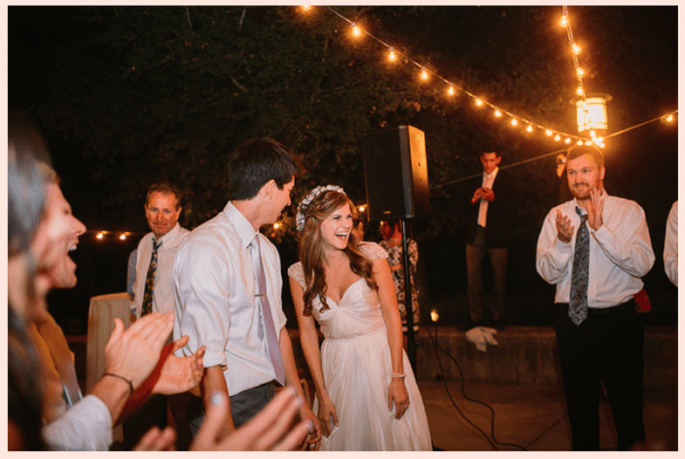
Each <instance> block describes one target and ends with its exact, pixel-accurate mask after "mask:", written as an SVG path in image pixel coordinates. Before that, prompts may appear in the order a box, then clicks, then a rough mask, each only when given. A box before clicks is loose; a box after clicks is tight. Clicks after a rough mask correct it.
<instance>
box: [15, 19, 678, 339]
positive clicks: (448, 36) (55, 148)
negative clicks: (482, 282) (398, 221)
mask: <svg viewBox="0 0 685 459" xmlns="http://www.w3.org/2000/svg"><path fill="white" fill-rule="evenodd" d="M569 8H570V10H571V13H572V14H576V18H577V22H575V23H574V25H573V34H574V37H575V39H576V41H577V42H579V43H581V44H583V45H584V48H585V49H587V50H588V52H587V54H581V57H580V59H581V63H583V59H586V60H585V64H583V65H581V66H583V67H585V68H586V69H587V71H588V74H589V75H588V77H587V78H586V79H585V82H586V88H587V90H588V92H602V93H608V94H610V95H611V96H612V100H611V101H610V102H609V104H608V116H609V133H615V132H619V131H623V130H626V129H629V128H631V127H632V126H635V125H638V124H640V123H643V122H645V121H648V120H651V119H654V118H658V117H660V116H662V115H664V114H666V113H669V112H673V111H675V110H677V109H678V92H677V89H678V72H677V70H678V20H677V16H678V12H677V8H676V7H663V6H662V7H633V6H629V7H601V8H600V7H574V6H571V7H569ZM442 10H443V12H444V14H441V19H440V20H434V21H433V22H432V23H430V24H426V23H424V22H421V21H420V20H416V17H406V18H405V17H397V16H393V15H391V14H387V15H386V16H387V21H396V22H395V24H394V25H390V24H384V25H385V26H386V28H387V29H388V30H389V31H391V32H392V31H397V32H396V35H395V36H393V37H392V38H395V37H400V36H401V35H400V33H399V31H403V32H404V37H403V39H405V40H407V41H412V45H413V48H412V49H413V50H414V51H415V52H416V53H417V54H416V55H413V56H412V57H413V58H415V59H417V60H419V59H420V58H421V52H422V51H425V52H427V53H435V52H436V47H438V46H440V47H441V49H440V54H439V55H435V57H434V60H433V62H432V64H433V66H434V67H435V69H436V70H437V71H438V73H440V74H443V75H452V74H454V72H455V71H456V69H457V68H463V67H465V66H472V69H473V71H480V72H482V71H483V69H485V68H491V69H492V75H493V78H496V77H497V72H496V69H497V62H498V61H499V60H503V59H505V58H506V55H507V48H508V47H513V46H531V47H532V46H534V45H535V43H530V42H528V41H526V40H525V39H524V38H525V37H526V35H527V32H526V31H520V34H519V35H517V36H516V38H517V39H516V40H512V39H511V37H509V36H507V35H506V34H500V35H497V34H492V37H501V38H502V39H503V40H506V41H503V42H496V41H493V42H492V43H489V41H488V40H489V38H488V34H487V29H488V28H489V27H499V26H498V24H499V22H498V21H503V18H505V16H506V15H507V14H509V15H512V14H525V13H526V7H519V8H517V7H506V8H505V7H501V8H497V7H484V8H483V12H482V15H481V19H482V21H483V22H482V24H470V27H471V28H468V27H466V26H463V27H460V22H459V21H460V14H459V10H460V8H459V7H442ZM561 11H562V8H561V6H559V7H558V17H560V16H561ZM68 16H69V12H68V10H67V9H64V8H54V7H19V8H18V7H10V8H9V14H8V23H9V27H8V36H9V47H8V49H9V70H8V77H9V106H10V108H23V107H31V106H34V105H40V104H41V103H42V101H44V100H45V99H46V98H49V97H50V93H49V90H48V87H49V84H50V74H49V71H42V72H38V71H36V70H35V69H41V68H43V69H46V68H49V67H41V66H42V63H43V60H44V59H46V57H47V49H48V47H49V46H50V44H51V43H53V42H55V41H59V40H63V39H68V38H69V36H70V34H77V35H78V34H80V33H83V31H82V30H78V29H76V28H72V27H69V26H68V24H71V22H70V21H69V20H68ZM379 16H383V14H382V13H379ZM418 17H419V18H420V15H419V16H418ZM393 26H394V28H393ZM548 27H549V28H548V30H546V31H536V33H537V34H540V33H542V34H543V36H544V34H546V36H547V37H548V38H549V40H555V41H556V42H558V44H559V47H560V48H561V49H560V54H559V56H556V57H550V60H549V61H546V62H535V61H533V62H531V65H530V66H529V67H528V72H529V74H530V75H534V74H535V72H536V68H535V65H540V66H548V65H558V66H559V69H560V70H559V78H560V79H564V80H568V84H569V85H574V84H575V80H574V77H573V75H570V76H569V75H568V72H567V70H568V69H569V68H572V67H570V63H569V62H565V61H564V59H566V58H568V55H567V54H564V53H565V52H566V49H564V47H568V41H567V39H566V36H565V33H563V32H562V31H560V30H559V26H558V24H556V21H551V20H550V21H549V24H548ZM476 29H479V30H482V31H483V33H482V35H480V36H479V37H477V38H476V37H472V38H471V39H478V40H484V41H488V45H490V46H491V51H490V52H489V53H484V55H483V56H481V57H480V59H479V60H478V61H477V62H463V61H462V60H461V59H460V54H461V53H460V49H461V48H462V47H464V46H468V45H469V42H470V39H469V37H467V36H464V34H465V33H466V31H467V30H468V31H470V30H476ZM379 38H381V39H384V38H386V37H379ZM388 38H390V37H388ZM518 38H520V40H518ZM493 40H494V38H493ZM533 52H534V50H533V49H531V53H533ZM560 63H563V65H561V64H560ZM45 65H47V64H45ZM64 65H68V63H65V64H64ZM574 87H575V86H574ZM467 89H469V90H470V91H473V92H474V93H478V92H479V90H480V88H467ZM542 89H544V88H541V90H542ZM84 90H86V89H85V88H84ZM493 102H494V103H501V104H502V106H505V107H507V108H508V109H510V110H512V111H515V107H516V104H517V101H516V100H511V99H509V98H508V95H507V94H498V95H497V97H496V101H493ZM568 109H569V117H568V119H566V120H560V119H556V120H536V121H538V122H541V123H543V124H544V123H545V122H549V123H550V125H552V126H558V128H559V129H568V132H571V133H573V132H574V131H572V129H574V126H573V124H572V123H573V121H574V119H575V118H574V117H575V115H574V109H573V107H572V106H571V105H570V103H569V104H568ZM48 141H49V143H50V146H51V150H52V153H53V158H54V162H55V168H56V169H57V171H58V173H59V174H60V175H61V176H62V178H63V182H62V183H63V189H64V193H65V196H66V197H67V199H68V200H69V201H70V202H71V204H72V207H73V210H74V214H75V215H76V216H77V217H79V218H82V219H83V220H84V222H85V223H86V224H87V225H88V226H89V227H91V228H107V227H114V226H115V225H116V222H113V221H109V220H108V219H107V217H106V216H105V215H104V214H103V213H102V211H101V208H100V203H99V202H96V201H97V200H94V198H93V196H96V195H97V193H96V191H95V189H94V185H93V183H91V182H90V181H89V179H88V178H87V177H88V175H89V174H88V171H87V168H88V163H87V161H85V160H84V161H75V160H72V159H66V158H67V156H66V155H65V152H66V151H70V149H73V148H74V145H73V144H71V143H69V141H68V140H67V141H65V140H63V139H48ZM677 146H678V140H677V123H674V124H670V125H669V124H666V123H664V122H661V121H657V122H654V123H650V124H647V125H645V126H643V127H639V128H636V129H633V130H630V131H629V132H626V133H625V134H621V135H618V136H616V137H614V138H612V139H610V140H608V141H607V147H606V149H605V155H606V166H607V189H608V191H609V192H610V193H611V194H615V195H619V196H622V197H626V198H630V199H634V200H636V201H637V202H638V203H639V204H640V205H642V206H643V208H644V209H645V211H646V213H647V218H648V224H649V227H650V233H651V237H652V245H653V248H654V252H655V255H656V258H657V262H656V263H655V265H654V268H653V269H652V272H650V274H648V275H647V276H646V278H645V283H646V284H647V286H648V287H651V290H650V294H651V295H652V297H653V303H654V302H655V303H657V304H659V303H660V302H661V303H663V304H668V308H669V311H670V312H669V313H664V315H663V317H664V319H663V321H664V322H672V321H673V320H674V317H675V315H674V314H675V313H674V312H673V309H674V308H675V306H676V305H675V304H672V305H671V304H670V303H673V301H674V299H675V298H677V290H676V289H675V288H673V287H672V286H671V285H670V284H669V283H668V281H667V280H665V275H664V274H663V263H662V250H663V234H664V230H665V220H666V216H667V214H668V211H669V209H670V205H671V204H672V203H673V201H675V200H676V199H677V195H678V172H677V170H678V149H677ZM530 148H531V150H532V151H533V152H536V154H544V153H546V152H549V151H552V149H553V148H552V147H551V146H549V144H545V145H533V146H531V147H530ZM70 152H71V151H70ZM429 173H430V171H429ZM140 218H141V219H140V220H139V221H138V222H136V224H135V225H134V226H135V228H136V229H137V230H146V228H145V227H144V226H143V227H141V225H144V220H143V205H142V202H141V203H140ZM138 237H139V236H138ZM137 239H138V238H133V240H131V241H129V242H127V243H122V244H119V245H117V246H110V247H107V248H105V247H100V248H97V247H94V246H93V244H92V243H87V242H86V241H85V238H82V243H81V246H80V248H79V251H78V252H77V254H75V255H74V258H75V260H76V261H77V263H78V264H79V271H78V274H79V279H80V280H79V286H78V287H77V288H76V289H75V291H74V292H57V293H55V294H53V295H52V301H53V302H59V303H62V304H67V303H76V304H77V306H68V307H61V311H63V319H67V318H68V317H69V316H70V315H71V316H79V317H83V314H84V310H85V311H87V305H86V306H84V303H87V298H89V297H90V296H92V295H94V294H102V293H111V292H114V291H122V290H123V286H124V285H123V282H124V278H125V259H126V258H127V257H128V253H129V252H130V250H132V249H133V248H134V247H135V246H136V244H137ZM460 242H461V241H457V243H456V244H455V245H458V244H459V243H460ZM443 243H444V241H441V242H436V241H425V246H426V254H427V256H428V258H430V254H431V252H432V251H435V250H438V249H437V248H436V247H435V246H436V245H438V244H443ZM454 250H456V252H454V253H456V254H457V255H456V256H458V257H462V253H463V249H462V251H461V252H459V251H458V250H457V249H454ZM103 259H114V260H116V261H115V262H114V264H115V265H116V266H117V269H118V271H117V274H116V275H107V276H102V275H100V276H99V277H100V278H102V277H107V280H106V281H104V280H102V279H99V280H98V279H97V278H93V277H92V276H91V275H90V272H92V271H98V270H99V268H98V266H100V265H99V264H100V263H102V261H101V260H103ZM122 260H123V264H122ZM427 262H429V263H430V259H428V260H427ZM458 262H459V264H464V261H463V258H462V259H460V260H458ZM122 268H123V271H124V272H122ZM460 269H461V270H464V267H461V268H457V272H459V270H460ZM429 275H430V274H429ZM436 276H437V275H436ZM438 277H439V276H438ZM464 277H465V276H464ZM529 282H530V283H532V285H533V286H534V287H539V286H540V283H541V282H542V281H540V280H539V279H537V280H530V281H529ZM530 283H529V284H528V285H531V284H530ZM457 285H458V287H457V288H458V289H461V288H462V287H463V288H465V281H463V280H460V281H459V282H458V283H457ZM286 290H287V289H286ZM545 292H546V294H547V293H549V290H546V291H545ZM671 306H672V307H671ZM55 315H59V314H55ZM63 325H64V322H63ZM77 328H78V326H75V329H74V331H75V332H76V333H78V332H79V330H78V329H77ZM83 330H84V325H83V324H81V331H82V332H83ZM67 332H69V331H67Z"/></svg>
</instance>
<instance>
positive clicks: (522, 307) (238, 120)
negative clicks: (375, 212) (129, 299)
mask: <svg viewBox="0 0 685 459" xmlns="http://www.w3.org/2000/svg"><path fill="white" fill-rule="evenodd" d="M335 9H336V10H337V11H339V12H340V13H341V14H342V15H344V16H346V17H348V18H349V19H350V20H352V21H355V22H357V23H358V24H359V25H361V26H362V27H363V28H364V29H365V30H367V31H369V32H370V33H371V34H373V35H374V36H376V37H379V38H380V39H382V40H383V41H385V42H386V43H389V44H391V45H392V46H394V47H395V49H396V50H397V51H398V52H400V53H402V54H404V55H406V56H409V57H411V58H412V59H413V60H415V61H419V62H421V64H422V65H425V66H426V67H427V68H428V69H430V70H432V71H435V72H436V73H438V74H439V75H441V76H442V77H444V78H446V79H447V80H449V81H451V82H453V83H455V85H458V86H460V87H462V88H465V89H467V90H468V91H470V92H472V93H474V94H476V95H478V96H479V97H482V98H483V99H485V100H487V101H489V102H490V103H493V104H495V105H497V106H498V107H501V108H503V109H505V110H508V111H510V112H512V113H515V114H516V115H518V116H520V117H522V118H525V119H529V120H532V121H534V122H536V123H538V124H542V125H545V126H549V127H551V128H553V129H558V130H560V131H563V132H567V133H571V134H572V133H574V132H575V130H576V128H575V110H574V107H573V106H572V105H571V104H570V100H571V99H572V98H573V97H574V91H575V88H576V86H577V80H576V79H575V75H574V68H573V63H572V58H571V55H570V51H569V45H568V39H567V37H566V33H565V31H564V29H563V28H561V27H559V25H558V20H559V18H560V16H561V11H562V9H561V7H560V6H556V7H543V6H526V7H516V6H511V7H501V6H487V7H476V6H468V7H466V6H458V7H451V6H450V7H384V6H377V7H336V8H335ZM570 14H571V19H572V21H573V23H572V24H573V33H574V36H575V39H576V41H577V42H578V43H579V44H580V45H581V47H582V48H583V50H584V52H583V54H581V57H580V59H581V65H582V66H583V68H584V69H585V70H586V76H585V77H584V84H585V87H586V90H587V91H588V92H605V93H609V94H611V95H612V96H613V99H612V101H610V102H609V105H608V110H609V123H610V128H609V132H610V133H611V132H614V133H615V132H619V131H622V130H624V129H627V128H629V127H631V126H634V125H636V124H639V123H642V122H644V121H647V120H650V119H653V118H656V117H659V116H660V115H663V114H664V113H667V112H669V111H673V110H675V109H677V76H678V75H677V8H676V7H674V6H673V7H663V6H662V7H624V6H621V7H619V6H611V7H591V6H584V7H570ZM8 22H9V47H8V49H9V74H8V76H9V105H10V107H12V108H27V109H29V110H30V111H31V113H32V114H33V116H34V119H35V120H36V122H37V124H38V125H39V126H40V127H41V129H42V130H43V132H44V133H45V136H46V138H47V139H48V140H49V144H50V146H51V149H52V153H53V157H54V162H55V167H56V169H57V170H58V172H59V173H60V175H61V176H62V178H63V189H64V192H65V195H66V196H67V198H68V199H69V201H70V202H71V204H72V206H73V208H74V213H75V214H76V215H77V216H78V217H79V218H81V219H82V220H83V221H84V223H85V224H86V225H87V226H88V228H89V229H90V230H92V231H93V232H89V233H88V234H87V235H85V236H84V237H82V243H81V247H80V249H79V251H78V252H76V253H75V254H74V258H75V260H76V262H77V263H78V265H79V271H78V275H79V279H80V280H79V286H78V287H77V288H76V289H74V290H73V291H70V292H67V291H65V292H55V293H54V294H53V295H52V298H51V303H52V305H53V306H52V309H53V313H54V314H55V315H56V316H58V318H61V319H62V320H63V321H65V320H67V319H68V318H70V317H77V318H78V317H80V318H83V317H84V315H85V311H87V302H88V298H89V297H90V296H93V295H96V294H102V293H110V292H113V291H122V290H123V287H124V283H125V265H126V259H127V257H128V253H129V252H130V251H131V250H132V249H133V248H134V247H135V245H136V244H137V240H138V239H139V238H140V236H142V234H144V233H145V232H146V231H148V228H147V224H146V222H145V219H144V215H143V209H142V206H143V201H144V196H145V192H146V189H147V187H148V186H149V184H150V183H152V182H153V181H154V180H157V179H159V178H168V179H170V180H172V181H174V182H176V183H177V184H178V185H179V186H180V187H181V189H182V190H183V192H184V193H185V198H184V210H183V213H182V218H181V223H182V224H183V225H184V226H185V227H187V228H191V229H192V228H194V227H195V226H197V225H199V224H200V223H202V222H204V221H206V220H207V219H208V218H210V217H212V216H213V215H214V214H215V213H216V212H217V211H219V210H220V209H221V208H223V206H224V205H225V203H226V200H227V199H228V196H227V194H226V188H225V180H224V177H225V167H226V156H227V153H228V152H230V151H231V150H232V149H233V148H235V147H236V146H238V145H240V144H241V143H243V142H244V141H245V140H247V139H250V138H253V137H257V136H270V137H273V138H276V139H278V140H279V141H281V142H282V143H284V144H285V145H287V146H289V147H290V148H291V149H292V150H293V151H295V152H296V153H297V154H299V155H300V156H301V157H302V160H303V163H304V164H305V166H306V168H307V173H306V174H305V175H304V176H303V177H301V178H300V179H299V181H298V183H297V185H296V188H295V191H294V193H293V204H292V206H290V208H287V209H286V211H285V214H284V217H283V223H284V225H282V226H281V227H280V228H279V229H278V230H274V229H269V230H268V231H267V234H269V235H270V236H271V237H272V239H273V240H274V242H276V244H277V245H278V247H279V250H280V251H281V255H282V259H283V266H284V269H286V268H287V267H288V265H289V264H290V263H291V262H293V261H294V260H295V259H296V254H295V251H294V250H295V245H296V238H295V234H294V231H293V226H294V225H293V224H292V216H293V215H294V211H295V208H296V204H297V202H298V201H299V199H300V197H301V196H302V195H303V194H304V193H306V192H307V191H308V190H309V189H310V188H312V187H313V186H315V185H319V184H327V183H335V184H339V185H341V186H343V187H344V188H345V189H346V190H347V192H348V194H349V195H350V197H351V198H352V199H353V200H354V202H355V203H356V204H363V203H364V202H365V200H366V196H365V188H364V169H363V154H362V150H361V137H362V135H363V134H364V133H366V132H370V131H374V130H377V129H381V128H385V127H392V126H396V125H401V124H410V125H413V126H415V127H417V128H419V129H421V130H423V131H424V132H425V134H426V149H427V155H428V171H429V180H430V186H431V192H430V198H431V203H430V204H431V213H430V216H429V217H427V218H425V219H421V220H417V221H414V222H411V224H412V230H413V233H414V236H415V238H416V239H417V240H418V241H419V243H420V247H421V253H422V257H421V260H422V261H421V262H422V268H423V278H424V299H423V301H424V308H423V309H424V313H425V312H427V311H428V308H429V307H430V308H433V307H435V308H438V309H440V310H441V316H442V317H443V318H444V320H446V321H447V323H450V321H452V322H453V321H456V320H457V319H458V318H459V317H462V316H463V315H464V313H465V311H466V303H465V295H464V293H465V288H466V284H465V260H464V248H463V228H464V215H465V210H466V208H467V207H468V205H469V198H470V196H471V194H472V192H473V189H474V188H475V187H476V186H477V179H476V180H474V179H466V180H461V181H460V179H463V178H465V177H469V176H472V175H474V174H477V173H478V172H479V171H480V169H481V168H480V164H479V162H478V154H479V153H480V152H481V151H482V150H483V149H484V148H486V146H490V145H496V148H498V150H499V151H500V152H501V153H502V156H503V158H504V159H503V162H502V166H506V165H511V164H519V163H521V164H520V165H516V166H515V167H512V168H511V170H512V172H514V173H515V175H516V177H517V179H518V181H519V183H520V193H519V196H518V201H519V203H520V207H519V209H517V210H518V212H517V215H518V218H517V221H516V224H515V225H514V227H513V228H512V229H511V230H512V232H513V233H514V236H515V240H516V242H517V243H516V245H515V247H514V248H512V251H511V254H510V260H511V261H510V276H509V277H510V278H509V290H510V295H511V306H510V311H511V315H512V320H513V321H515V322H520V323H540V322H543V323H544V322H546V321H548V320H549V310H550V307H549V304H550V303H551V302H552V292H553V288H551V287H550V286H547V285H546V284H545V283H544V282H543V281H542V280H541V279H540V278H539V276H537V273H535V269H534V258H535V243H536V240H537V235H538V232H539V229H540V225H541V222H542V219H543V218H544V216H545V214H546V212H547V211H548V210H549V209H550V208H551V206H552V204H553V200H554V196H553V194H552V193H551V191H550V190H551V189H552V188H553V182H554V155H550V154H549V153H551V152H554V151H555V150H558V149H559V148H562V147H560V145H559V144H558V143H556V142H554V141H552V140H550V139H548V138H546V137H545V136H544V135H543V134H541V133H540V132H537V133H535V134H533V135H526V134H523V133H522V132H521V131H522V130H521V128H517V129H514V128H512V127H511V126H510V125H509V124H508V123H506V122H502V121H497V120H495V119H494V118H493V117H492V114H491V113H490V111H489V110H485V109H478V108H476V107H474V104H473V99H472V98H470V97H468V96H466V95H465V94H461V93H460V94H458V95H457V96H454V97H451V98H450V97H446V96H445V90H446V89H447V86H446V85H445V84H444V83H443V82H439V81H437V80H436V79H435V78H433V79H432V80H431V81H430V82H428V83H422V82H420V81H419V80H418V78H417V75H418V68H417V67H416V66H414V65H413V64H410V63H408V62H406V61H402V60H400V61H399V62H396V63H393V64H391V63H388V62H387V61H386V60H385V58H384V56H385V48H384V47H382V46H381V45H379V43H378V42H376V41H375V40H372V39H371V38H369V37H365V38H363V39H361V40H356V41H355V40H351V39H350V36H349V25H348V24H347V22H345V21H343V20H341V19H340V18H339V17H337V16H336V15H335V14H333V13H331V12H330V11H329V10H327V9H325V8H314V9H313V10H312V11H311V12H310V13H308V14H302V13H301V12H300V11H299V9H298V8H297V7H259V6H251V7H241V6H223V7H201V6H192V7H188V8H187V9H186V7H183V6H171V7H143V6H141V7H131V6H120V7H29V6H12V7H9V21H8ZM605 154H606V163H607V179H606V186H607V189H608V191H609V192H610V193H611V194H614V195H618V196H623V197H627V198H630V199H634V200H636V201H637V202H638V203H639V204H641V205H642V206H643V207H644V208H645V210H646V212H647V218H648V223H649V226H650V230H651V236H652V244H653V247H654V251H655V253H656V255H657V262H656V263H655V266H654V268H653V269H652V271H651V272H650V274H648V275H647V276H646V277H645V282H646V284H647V287H648V291H649V292H650V295H651V296H652V298H653V302H654V303H655V305H656V306H657V307H655V314H654V318H655V320H657V321H658V322H660V323H673V324H675V323H676V321H675V317H676V316H675V308H676V298H677V290H676V289H675V288H674V287H672V286H671V285H670V284H669V283H668V281H667V280H666V277H665V275H664V274H663V263H662V261H661V251H662V248H663V234H664V228H665V219H666V215H667V213H668V210H669V209H670V205H671V204H672V202H673V201H675V200H676V199H677V189H678V188H677V178H678V176H677V129H676V128H675V127H674V126H673V125H666V124H664V123H661V122H656V123H651V124H648V125H646V126H644V127H641V128H639V129H635V130H632V131H630V132H627V133H625V134H621V135H617V136H616V137H613V138H611V139H610V140H608V141H607V147H606V149H605ZM536 158H541V159H536ZM367 226H368V228H367V231H368V234H369V236H370V239H374V238H377V237H378V234H377V231H376V228H375V223H370V224H369V225H367ZM100 229H104V230H112V231H114V230H117V231H130V232H133V233H134V234H132V237H130V238H129V240H128V241H126V242H118V241H114V240H108V241H105V242H102V243H100V242H98V243H96V242H95V239H94V237H93V236H94V231H96V230H100ZM284 296H285V297H286V300H285V301H286V303H287V302H288V298H287V297H288V292H287V288H286V289H285V291H284ZM429 304H430V305H429ZM428 305H429V306H428ZM84 326H85V325H84V324H83V320H82V321H81V325H80V328H81V329H83V327H84ZM78 327H79V326H76V328H78Z"/></svg>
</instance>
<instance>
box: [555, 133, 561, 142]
mask: <svg viewBox="0 0 685 459" xmlns="http://www.w3.org/2000/svg"><path fill="white" fill-rule="evenodd" d="M554 140H556V141H557V142H558V141H559V140H561V136H560V135H559V134H557V135H555V136H554Z"/></svg>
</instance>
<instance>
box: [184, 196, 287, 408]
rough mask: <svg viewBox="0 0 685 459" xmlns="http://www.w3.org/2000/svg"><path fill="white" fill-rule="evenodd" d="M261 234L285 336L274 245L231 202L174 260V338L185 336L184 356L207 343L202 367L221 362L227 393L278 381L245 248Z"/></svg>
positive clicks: (272, 299) (275, 312) (277, 320)
mask: <svg viewBox="0 0 685 459" xmlns="http://www.w3.org/2000/svg"><path fill="white" fill-rule="evenodd" d="M255 235H258V237H259V238H260V245H261V255H262V262H263V266H264V275H265V277H266V284H267V292H266V294H267V296H268V299H269V303H270V305H271V315H272V317H273V318H274V327H275V328H276V336H277V337H279V336H280V331H281V329H282V328H283V327H284V326H285V323H286V317H285V314H283V309H282V304H281V289H282V286H283V279H282V277H281V260H280V258H279V256H278V251H277V250H276V247H275V246H274V245H273V244H272V243H271V242H270V241H269V240H268V239H267V238H266V237H264V236H263V235H262V234H260V233H258V232H256V231H255V230H254V228H252V225H251V224H250V223H249V222H248V221H247V219H246V218H245V217H244V216H243V215H242V214H241V213H240V211H238V209H236V208H235V206H234V205H233V203H231V202H229V203H228V204H227V205H226V207H225V208H224V210H223V211H222V212H220V213H219V214H218V215H217V216H216V217H214V218H212V219H211V220H209V221H208V222H206V223H204V224H202V225H200V226H198V227H197V228H196V229H194V230H193V231H192V232H191V233H190V235H189V236H188V238H187V239H186V240H185V241H184V242H183V244H181V247H180V248H179V249H178V252H177V254H176V260H175V262H174V276H173V277H174V285H175V288H176V319H175V323H174V339H178V338H180V337H181V336H183V335H188V336H189V337H190V341H189V342H188V344H187V345H186V346H185V347H183V348H181V349H179V350H178V351H177V352H176V355H177V356H179V357H182V356H185V355H191V354H192V353H194V352H195V351H197V349H198V348H199V347H200V346H203V345H204V346H206V347H207V351H206V353H205V356H204V361H203V363H204V366H205V368H207V367H212V366H216V365H221V368H222V369H223V371H224V378H225V379H226V385H227V386H228V393H229V395H235V394H238V393H240V392H242V391H244V390H246V389H251V388H253V387H257V386H259V385H261V384H264V383H266V382H269V381H271V380H273V379H275V376H276V375H275V374H274V369H273V365H272V363H271V358H270V357H269V352H268V347H267V339H266V333H264V334H262V335H261V336H262V338H261V339H260V338H259V336H260V333H259V329H260V327H262V323H261V319H260V317H261V312H260V303H261V302H258V301H255V285H254V274H253V270H252V257H251V255H250V252H249V250H248V248H247V247H248V246H249V245H250V243H251V242H252V240H253V239H254V237H255Z"/></svg>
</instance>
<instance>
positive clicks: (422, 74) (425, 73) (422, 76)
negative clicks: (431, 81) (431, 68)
mask: <svg viewBox="0 0 685 459" xmlns="http://www.w3.org/2000/svg"><path fill="white" fill-rule="evenodd" d="M421 79H422V80H427V79H428V71H427V70H426V67H423V69H422V70H421Z"/></svg>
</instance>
